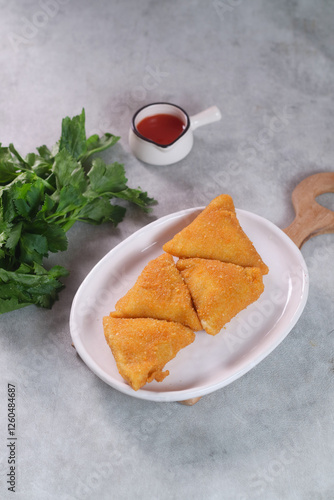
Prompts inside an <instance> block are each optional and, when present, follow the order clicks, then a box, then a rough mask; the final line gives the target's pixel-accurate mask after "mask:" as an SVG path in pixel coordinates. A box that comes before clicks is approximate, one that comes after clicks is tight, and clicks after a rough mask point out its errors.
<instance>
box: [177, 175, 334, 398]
mask: <svg viewBox="0 0 334 500" xmlns="http://www.w3.org/2000/svg"><path fill="white" fill-rule="evenodd" d="M324 193H334V172H324V173H321V174H314V175H310V176H309V177H306V179H304V180H303V181H301V182H300V183H299V184H298V185H297V187H295V189H294V190H293V192H292V204H293V207H294V209H295V212H296V217H295V219H294V221H293V222H292V223H291V224H290V226H288V227H287V228H286V229H283V231H284V232H285V233H286V234H287V235H288V236H289V237H290V238H291V239H292V241H293V242H294V243H295V244H296V245H297V247H298V248H301V246H302V245H303V243H305V241H307V240H308V239H309V238H312V237H313V236H317V235H318V234H325V233H333V232H334V212H333V211H332V210H329V209H328V208H325V207H323V206H321V205H319V203H317V202H316V201H315V198H316V197H317V196H319V195H320V194H324ZM200 399H201V397H198V398H191V399H186V400H185V401H179V403H181V404H183V405H187V406H192V405H194V404H195V403H197V401H199V400H200Z"/></svg>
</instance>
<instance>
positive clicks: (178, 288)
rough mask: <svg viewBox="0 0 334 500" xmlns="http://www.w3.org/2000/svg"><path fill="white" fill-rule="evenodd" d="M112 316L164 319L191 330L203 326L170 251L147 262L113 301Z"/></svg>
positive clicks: (199, 328)
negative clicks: (128, 286)
mask: <svg viewBox="0 0 334 500" xmlns="http://www.w3.org/2000/svg"><path fill="white" fill-rule="evenodd" d="M111 316H113V317H115V318H155V319H165V320H169V321H177V322H179V323H182V324H183V325H185V326H189V327H190V328H191V329H193V330H201V329H202V326H201V324H200V322H199V319H198V316H197V314H196V311H195V309H194V307H193V304H192V300H191V296H190V293H189V290H188V288H187V286H186V285H185V283H184V281H183V278H182V276H181V274H180V272H179V271H178V270H177V268H176V266H175V262H174V259H173V257H172V256H171V255H169V254H162V255H160V256H159V257H157V258H156V259H153V260H151V261H150V262H149V263H148V264H147V266H146V267H145V268H144V269H143V271H142V273H141V274H140V276H139V277H138V279H137V281H136V283H135V285H134V286H133V287H132V288H131V289H130V290H129V291H128V292H127V293H126V294H125V295H124V297H122V298H121V299H119V301H118V302H117V303H116V306H115V312H113V313H111Z"/></svg>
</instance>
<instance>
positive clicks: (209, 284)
mask: <svg viewBox="0 0 334 500" xmlns="http://www.w3.org/2000/svg"><path fill="white" fill-rule="evenodd" d="M177 268H178V269H179V270H180V271H181V274H182V276H183V278H184V280H185V282H186V284H187V286H188V288H189V290H190V293H191V296H192V299H193V301H194V304H195V308H196V310H197V314H198V317H199V319H200V321H201V323H202V326H203V328H204V329H205V331H206V332H207V333H209V334H210V335H216V334H217V333H219V332H220V330H221V329H222V328H223V326H224V325H225V324H226V323H228V322H229V321H230V320H231V319H232V318H233V317H234V316H236V315H237V314H238V313H239V312H240V311H242V310H243V309H245V308H246V307H247V306H248V305H250V304H252V303H253V302H255V301H256V300H257V299H258V298H259V297H260V295H261V294H262V292H263V290H264V286H263V279H262V273H261V271H260V269H259V268H257V267H245V268H244V267H241V266H237V265H235V264H230V263H224V262H220V261H217V260H208V259H197V258H194V259H181V260H179V261H178V262H177Z"/></svg>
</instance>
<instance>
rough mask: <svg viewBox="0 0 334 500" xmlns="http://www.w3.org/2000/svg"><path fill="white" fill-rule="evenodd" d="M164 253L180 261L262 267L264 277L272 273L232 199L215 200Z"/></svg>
mask: <svg viewBox="0 0 334 500" xmlns="http://www.w3.org/2000/svg"><path fill="white" fill-rule="evenodd" d="M163 250H164V251H165V252H167V253H170V254H172V255H174V256H176V257H180V258H194V257H199V258H204V259H213V260H220V261H222V262H229V263H232V264H237V265H239V266H243V267H258V268H259V269H260V270H261V272H262V274H267V273H268V267H267V266H266V264H265V263H264V262H263V261H262V259H261V257H260V255H259V254H258V252H257V251H256V249H255V247H254V245H253V243H252V242H251V241H250V239H249V238H248V236H247V235H246V234H245V233H244V231H243V230H242V228H241V226H240V223H239V221H238V219H237V216H236V214H235V210H234V205H233V201H232V198H231V197H230V196H229V195H220V196H218V197H217V198H215V199H214V200H212V202H211V203H209V205H208V206H207V207H206V208H205V209H204V210H203V211H202V212H201V213H200V214H199V215H198V216H197V217H196V219H194V220H193V222H191V223H190V224H189V225H188V226H187V227H185V228H184V229H182V231H180V232H179V233H177V234H176V235H175V236H174V237H173V238H172V239H171V240H170V241H168V242H167V243H165V245H164V246H163Z"/></svg>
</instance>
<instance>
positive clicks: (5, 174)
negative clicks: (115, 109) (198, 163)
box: [0, 109, 154, 314]
mask: <svg viewBox="0 0 334 500" xmlns="http://www.w3.org/2000/svg"><path fill="white" fill-rule="evenodd" d="M118 140H119V137H116V136H114V135H112V134H108V133H107V134H104V135H103V136H102V137H99V136H98V135H92V136H91V137H89V138H86V131H85V110H84V109H83V110H82V113H81V114H80V115H78V116H75V117H73V118H72V119H71V118H69V117H66V118H64V119H63V121H62V131H61V137H60V140H59V141H58V143H57V144H56V146H55V147H54V148H52V150H50V149H49V148H47V147H46V146H41V147H39V148H37V152H38V154H35V153H30V154H28V155H27V156H26V158H24V159H23V158H22V157H21V155H20V154H19V153H18V152H17V151H16V149H15V148H14V146H13V144H10V145H9V146H8V147H1V143H0V314H2V313H5V312H8V311H12V310H15V309H19V308H21V307H25V306H28V305H30V304H36V305H37V306H41V307H46V308H51V307H52V305H53V303H54V301H55V300H56V299H57V298H58V293H59V291H60V290H61V289H62V288H63V287H64V285H63V284H62V282H61V281H60V280H59V278H61V277H63V276H67V275H68V274H69V273H68V271H67V270H66V269H65V268H64V267H62V266H54V267H52V268H51V269H47V268H46V267H44V265H43V261H44V259H45V258H46V257H47V256H48V255H49V253H50V252H59V251H64V250H66V248H67V243H68V242H67V237H66V231H68V230H69V229H70V228H71V227H72V225H73V224H74V223H75V222H76V221H81V222H87V223H89V224H102V223H103V222H112V223H113V224H114V225H115V226H116V225H117V224H118V223H119V222H121V221H122V219H123V217H124V215H125V211H126V209H125V208H124V207H121V206H118V205H115V204H111V203H110V199H111V198H122V199H124V200H127V201H130V202H133V203H135V204H137V205H138V206H139V207H141V208H142V209H144V210H147V207H148V205H150V204H151V203H153V202H154V199H153V198H149V197H148V195H147V193H146V192H143V191H142V190H141V189H140V188H138V189H131V188H129V187H128V186H127V178H126V176H125V170H124V166H123V165H121V164H120V163H117V162H114V163H112V164H110V165H107V164H106V163H105V162H104V161H103V160H102V159H101V158H97V157H94V159H91V156H92V155H93V154H94V153H99V152H101V151H104V150H106V149H107V148H110V147H111V146H113V145H114V144H115V143H116V142H117V141H118Z"/></svg>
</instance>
